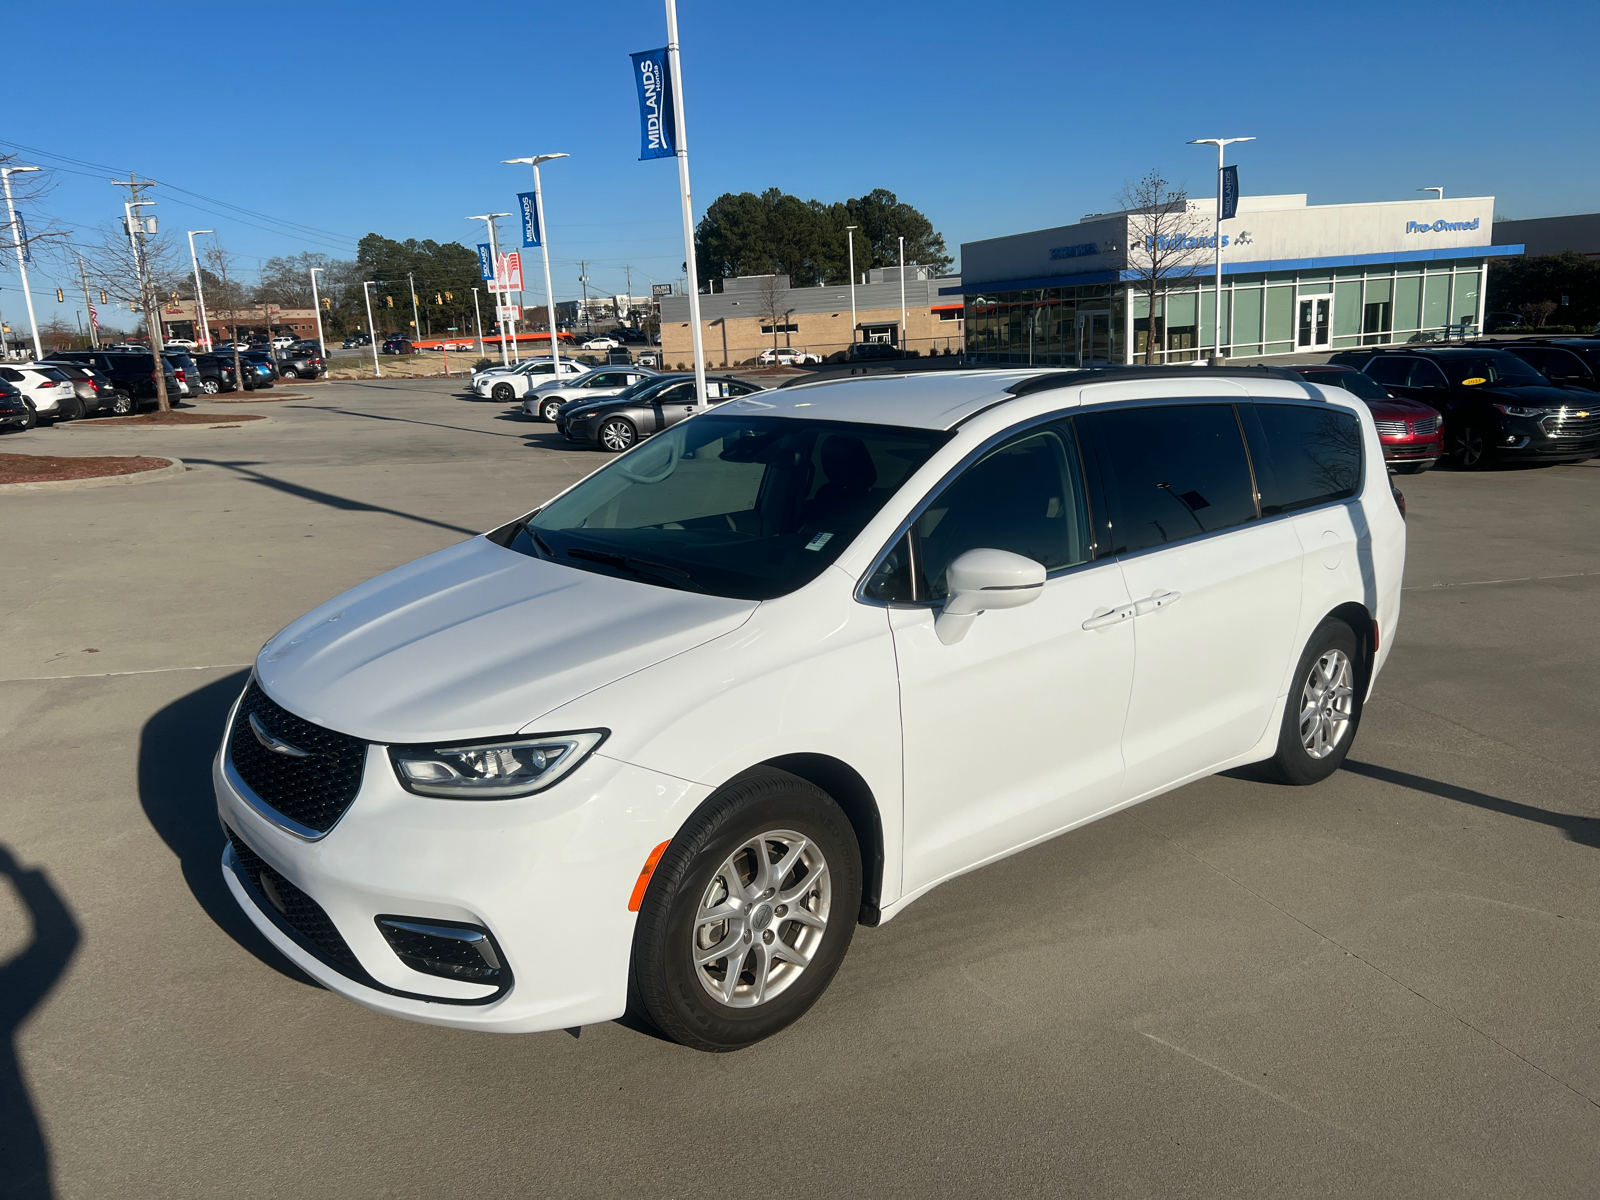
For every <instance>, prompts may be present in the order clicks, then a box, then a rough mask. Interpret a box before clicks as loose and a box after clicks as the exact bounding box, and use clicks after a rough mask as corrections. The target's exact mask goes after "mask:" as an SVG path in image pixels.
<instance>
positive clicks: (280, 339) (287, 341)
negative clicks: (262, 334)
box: [272, 333, 298, 350]
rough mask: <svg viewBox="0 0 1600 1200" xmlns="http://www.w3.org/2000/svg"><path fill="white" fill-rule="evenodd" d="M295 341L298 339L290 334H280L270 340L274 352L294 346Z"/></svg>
mask: <svg viewBox="0 0 1600 1200" xmlns="http://www.w3.org/2000/svg"><path fill="white" fill-rule="evenodd" d="M297 340H298V339H297V338H296V337H295V336H294V335H293V334H292V333H280V334H279V335H278V336H277V337H275V338H273V339H272V348H273V349H274V350H287V349H288V348H289V347H290V346H292V345H294V344H295V342H296V341H297Z"/></svg>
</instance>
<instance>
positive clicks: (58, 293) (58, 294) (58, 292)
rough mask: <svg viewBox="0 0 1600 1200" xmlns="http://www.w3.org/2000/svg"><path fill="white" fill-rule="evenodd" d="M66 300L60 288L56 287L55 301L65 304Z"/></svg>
mask: <svg viewBox="0 0 1600 1200" xmlns="http://www.w3.org/2000/svg"><path fill="white" fill-rule="evenodd" d="M66 302H67V298H66V296H65V295H63V294H62V292H61V289H60V288H57V289H56V303H57V304H65V303H66Z"/></svg>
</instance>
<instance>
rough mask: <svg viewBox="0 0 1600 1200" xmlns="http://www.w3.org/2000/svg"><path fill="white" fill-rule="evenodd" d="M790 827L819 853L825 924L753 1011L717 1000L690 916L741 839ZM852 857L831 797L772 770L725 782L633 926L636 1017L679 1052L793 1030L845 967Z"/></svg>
mask: <svg viewBox="0 0 1600 1200" xmlns="http://www.w3.org/2000/svg"><path fill="white" fill-rule="evenodd" d="M767 829H792V830H793V831H794V832H796V833H799V834H802V835H803V836H805V837H807V838H810V839H812V840H813V841H815V842H816V844H817V845H818V846H819V847H821V849H822V852H823V855H824V856H825V857H826V859H827V861H828V870H829V874H830V876H831V881H832V898H831V908H830V915H829V918H828V927H827V930H826V932H825V933H824V935H823V940H822V943H821V945H819V946H818V947H817V952H816V954H815V955H814V956H813V958H812V960H811V963H810V965H809V966H808V967H807V968H806V970H805V972H804V973H803V974H802V975H801V976H800V978H799V979H797V980H795V982H794V983H793V984H791V985H790V986H789V987H788V988H787V989H785V990H784V991H783V992H781V993H779V995H778V996H777V997H775V998H774V999H772V1000H770V1001H768V1002H767V1003H765V1004H762V1005H760V1006H759V1007H757V1008H753V1009H737V1008H728V1007H725V1006H723V1005H721V1004H719V1003H717V1002H716V1001H715V1000H714V999H713V998H712V997H711V995H710V994H709V993H708V992H706V990H705V989H704V987H702V986H701V984H700V981H699V980H698V979H697V978H696V977H695V973H694V969H693V964H692V962H691V959H690V955H689V947H690V946H692V945H693V939H694V917H695V914H696V912H697V911H698V907H699V903H700V898H701V897H702V896H703V895H704V894H705V889H706V888H707V886H709V884H710V882H711V879H712V876H713V875H714V874H715V873H716V871H717V870H718V869H719V868H720V867H721V866H722V864H723V863H724V862H725V861H726V860H727V858H728V856H729V855H730V854H732V853H733V852H734V850H735V849H737V848H738V846H739V845H740V843H741V842H743V841H744V840H745V839H747V838H749V837H751V836H753V835H755V834H757V833H760V832H762V831H764V830H767ZM861 888H862V876H861V853H860V848H859V846H858V845H857V842H856V837H855V831H854V829H853V828H852V827H851V825H850V820H849V818H848V817H846V816H845V814H844V812H843V811H842V810H841V809H840V808H839V806H838V805H837V804H836V803H834V801H833V800H832V798H831V797H829V796H828V795H827V793H825V792H823V791H822V790H821V789H819V788H817V787H814V786H813V785H811V784H809V783H807V782H806V781H805V780H803V779H800V778H798V777H796V776H793V775H788V774H786V773H784V772H781V771H773V772H771V773H762V774H760V775H754V776H750V777H748V778H746V779H745V780H743V781H741V782H739V783H736V784H733V785H731V786H729V787H728V788H726V789H724V790H723V791H722V792H720V793H718V794H717V795H715V796H713V797H712V798H711V799H709V800H707V801H706V802H705V804H703V805H701V806H700V808H699V810H697V811H696V813H695V814H694V815H693V816H692V817H690V819H689V820H688V821H687V822H686V823H685V825H684V827H683V829H682V830H681V831H680V832H679V833H678V835H677V836H676V837H675V838H673V840H672V844H671V846H670V847H669V848H668V849H667V852H666V853H665V854H664V855H663V856H662V859H661V862H660V864H659V865H658V866H657V868H656V871H655V873H654V875H653V876H652V877H651V880H650V886H649V889H648V890H647V891H646V893H645V899H644V903H643V904H642V905H641V906H640V910H639V920H638V924H637V925H636V926H635V929H634V942H633V977H634V988H633V992H634V995H635V997H636V999H637V1001H638V1002H639V1004H640V1005H641V1007H642V1008H643V1015H644V1016H645V1017H646V1018H647V1019H648V1020H649V1021H650V1023H651V1024H653V1025H654V1026H655V1027H656V1028H657V1029H659V1030H660V1031H661V1032H662V1033H664V1034H666V1035H667V1036H668V1037H671V1038H673V1039H674V1040H675V1041H678V1042H681V1043H683V1044H684V1045H687V1046H692V1047H694V1048H695V1049H699V1050H708V1051H713V1052H718V1051H727V1050H738V1049H742V1048H743V1047H745V1046H748V1045H751V1044H752V1043H755V1042H758V1041H760V1040H762V1039H763V1038H767V1037H771V1036H772V1035H773V1034H775V1033H777V1032H778V1031H779V1030H781V1029H784V1028H786V1027H787V1026H789V1025H791V1024H793V1023H794V1022H795V1021H796V1020H798V1019H799V1018H800V1017H801V1016H803V1015H804V1014H805V1013H806V1011H807V1010H808V1009H810V1008H811V1006H812V1005H813V1004H815V1003H816V1001H817V999H818V998H819V997H820V996H821V995H822V993H823V992H824V991H826V990H827V987H828V984H829V983H830V982H832V980H833V976H834V974H835V973H836V972H837V971H838V969H839V965H840V964H841V963H842V962H843V961H844V957H845V953H846V952H847V951H848V950H849V948H850V941H851V938H852V937H853V935H854V933H855V925H856V921H857V918H858V916H859V914H860V907H861Z"/></svg>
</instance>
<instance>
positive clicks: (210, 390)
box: [200, 379, 222, 396]
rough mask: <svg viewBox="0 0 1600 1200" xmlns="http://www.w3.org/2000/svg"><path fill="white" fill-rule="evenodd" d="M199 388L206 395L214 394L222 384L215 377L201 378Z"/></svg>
mask: <svg viewBox="0 0 1600 1200" xmlns="http://www.w3.org/2000/svg"><path fill="white" fill-rule="evenodd" d="M200 390H201V391H202V392H204V393H205V394H206V395H208V396H215V395H216V394H217V393H218V392H220V391H221V390H222V384H220V383H218V382H217V381H216V380H215V379H202V380H201V381H200Z"/></svg>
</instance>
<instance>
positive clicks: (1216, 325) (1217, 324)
mask: <svg viewBox="0 0 1600 1200" xmlns="http://www.w3.org/2000/svg"><path fill="white" fill-rule="evenodd" d="M1253 141H1255V138H1253V137H1236V138H1194V139H1192V140H1191V141H1190V142H1189V145H1191V146H1215V147H1216V148H1217V219H1216V223H1215V224H1214V225H1213V226H1212V232H1213V234H1214V235H1215V236H1214V237H1213V239H1212V246H1211V253H1212V257H1213V261H1214V263H1215V264H1216V272H1217V277H1216V280H1215V283H1216V297H1217V300H1216V307H1215V308H1214V309H1213V310H1212V313H1211V331H1212V334H1213V337H1214V339H1215V344H1214V345H1213V346H1212V348H1211V361H1212V363H1213V364H1218V365H1220V362H1221V359H1222V148H1223V147H1224V146H1231V145H1233V143H1234V142H1253ZM1154 320H1155V318H1154V317H1152V318H1151V321H1152V322H1154ZM1151 327H1152V329H1153V328H1154V325H1153V324H1152V326H1151ZM1228 341H1229V344H1230V345H1231V344H1232V341H1233V339H1232V338H1231V337H1230V338H1229V339H1228Z"/></svg>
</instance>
